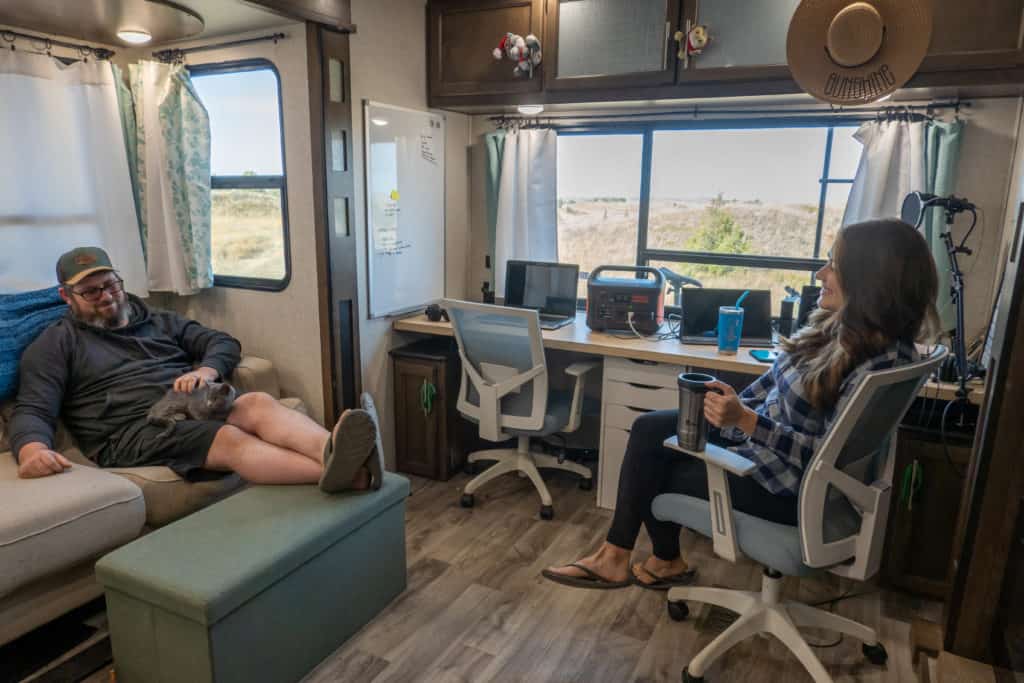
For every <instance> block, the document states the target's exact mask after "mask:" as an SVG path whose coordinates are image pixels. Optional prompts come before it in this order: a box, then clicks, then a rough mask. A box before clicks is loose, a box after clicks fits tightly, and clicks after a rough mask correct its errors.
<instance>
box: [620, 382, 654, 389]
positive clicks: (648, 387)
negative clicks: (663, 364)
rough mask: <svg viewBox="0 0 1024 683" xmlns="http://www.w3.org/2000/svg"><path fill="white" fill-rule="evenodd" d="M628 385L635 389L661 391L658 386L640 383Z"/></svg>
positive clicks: (629, 383)
mask: <svg viewBox="0 0 1024 683" xmlns="http://www.w3.org/2000/svg"><path fill="white" fill-rule="evenodd" d="M626 384H628V385H629V386H631V387H633V388H635V389H661V387H659V386H658V385H657V384H640V383H638V382H626Z"/></svg>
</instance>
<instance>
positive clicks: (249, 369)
mask: <svg viewBox="0 0 1024 683" xmlns="http://www.w3.org/2000/svg"><path fill="white" fill-rule="evenodd" d="M230 381H231V383H232V384H233V385H234V386H235V388H236V389H238V392H239V393H241V394H244V393H247V392H250V391H264V392H266V393H268V394H270V395H271V396H273V397H274V398H281V385H280V384H278V381H277V371H276V370H275V369H274V365H273V363H271V362H270V361H269V360H266V359H265V358H257V357H256V356H245V357H243V358H242V360H241V361H240V362H239V363H238V367H236V368H235V371H234V372H233V373H231V380H230Z"/></svg>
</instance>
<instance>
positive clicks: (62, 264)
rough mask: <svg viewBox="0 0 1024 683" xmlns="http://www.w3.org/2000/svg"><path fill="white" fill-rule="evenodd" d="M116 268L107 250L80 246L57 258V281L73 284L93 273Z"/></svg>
mask: <svg viewBox="0 0 1024 683" xmlns="http://www.w3.org/2000/svg"><path fill="white" fill-rule="evenodd" d="M105 270H114V266H113V265H111V263H110V257H109V256H107V252H105V251H103V250H102V249H100V248H99V247H78V248H77V249H72V250H71V251H68V252H65V253H64V254H62V255H61V257H60V258H59V259H57V281H58V282H60V283H61V284H65V285H73V284H76V283H78V282H79V281H81V279H82V278H84V277H86V276H88V275H92V274H93V273H102V272H103V271H105Z"/></svg>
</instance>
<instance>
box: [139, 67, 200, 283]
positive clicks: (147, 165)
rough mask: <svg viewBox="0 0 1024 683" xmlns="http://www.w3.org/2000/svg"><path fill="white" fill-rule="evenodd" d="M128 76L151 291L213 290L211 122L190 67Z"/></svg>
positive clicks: (141, 71) (143, 69)
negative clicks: (195, 85)
mask: <svg viewBox="0 0 1024 683" xmlns="http://www.w3.org/2000/svg"><path fill="white" fill-rule="evenodd" d="M128 71H129V76H130V81H131V94H132V100H133V102H134V105H135V120H136V129H137V130H136V136H135V137H136V157H137V160H136V178H137V183H138V188H139V204H140V211H139V215H140V230H141V231H142V235H143V242H144V244H145V245H146V254H147V267H148V270H149V286H150V289H151V290H155V291H168V292H174V293H176V294H195V293H196V292H198V291H199V290H201V289H205V288H207V287H212V286H213V267H212V263H211V258H210V253H211V247H210V212H211V201H210V119H209V116H208V115H207V113H206V108H205V107H203V104H202V102H200V101H199V96H198V95H197V94H196V91H195V89H194V88H193V86H192V81H191V79H190V78H189V76H188V71H186V70H185V67H184V65H181V64H162V63H159V62H152V61H143V62H139V63H138V64H132V65H131V66H130V67H129V69H128Z"/></svg>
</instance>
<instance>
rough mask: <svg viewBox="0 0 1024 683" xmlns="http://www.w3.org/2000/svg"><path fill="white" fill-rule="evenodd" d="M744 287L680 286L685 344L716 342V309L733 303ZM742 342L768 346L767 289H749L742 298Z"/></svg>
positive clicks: (681, 329) (769, 302)
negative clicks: (745, 296) (681, 288)
mask: <svg viewBox="0 0 1024 683" xmlns="http://www.w3.org/2000/svg"><path fill="white" fill-rule="evenodd" d="M744 291H746V290H743V289H715V288H713V287H705V288H703V289H697V288H689V287H687V288H684V289H683V290H681V295H682V299H681V304H682V316H683V321H682V324H680V326H679V338H680V340H682V341H683V342H686V343H688V344H717V343H718V309H719V307H720V306H733V305H735V304H736V300H737V299H739V298H740V295H742V294H743V292H744ZM742 306H743V332H742V333H741V342H740V343H742V344H743V345H744V346H771V343H772V315H771V311H772V293H771V291H770V290H767V289H751V290H750V294H748V295H747V298H745V299H744V300H743V304H742Z"/></svg>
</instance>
